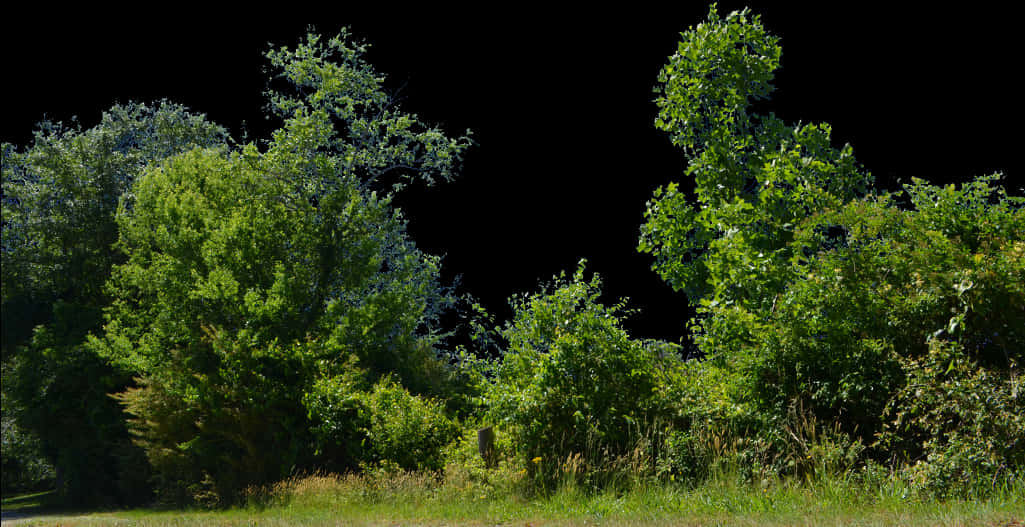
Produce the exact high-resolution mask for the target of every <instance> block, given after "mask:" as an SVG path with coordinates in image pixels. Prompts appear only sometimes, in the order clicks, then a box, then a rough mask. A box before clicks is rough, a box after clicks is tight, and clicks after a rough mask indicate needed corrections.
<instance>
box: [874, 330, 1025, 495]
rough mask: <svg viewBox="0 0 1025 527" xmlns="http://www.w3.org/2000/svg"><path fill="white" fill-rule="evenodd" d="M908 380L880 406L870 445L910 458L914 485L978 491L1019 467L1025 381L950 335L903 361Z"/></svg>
mask: <svg viewBox="0 0 1025 527" xmlns="http://www.w3.org/2000/svg"><path fill="white" fill-rule="evenodd" d="M905 368H906V369H907V371H908V382H907V384H906V385H905V386H904V388H903V389H901V391H900V392H899V393H898V394H897V395H896V397H894V398H893V400H892V401H891V402H890V404H889V405H888V406H887V413H886V415H887V416H888V417H889V418H890V419H889V420H888V421H887V422H886V423H885V425H884V429H883V431H882V433H881V434H880V435H879V442H878V445H877V446H878V447H879V448H882V449H883V450H884V451H886V452H891V453H892V454H893V455H894V456H896V457H897V458H898V459H901V460H902V461H904V462H907V463H909V464H910V466H909V467H908V468H907V469H906V470H905V471H904V474H905V475H906V476H907V477H908V478H909V479H910V481H911V484H912V486H913V487H914V488H917V489H919V490H922V491H925V492H927V493H929V494H931V495H933V496H936V497H940V498H945V497H949V496H970V497H978V498H984V497H986V496H987V495H988V494H990V493H992V492H994V491H997V490H1000V489H1001V488H1002V487H1003V486H1004V485H1008V484H1011V483H1012V482H1014V481H1016V480H1017V481H1019V482H1020V480H1021V478H1022V476H1023V475H1025V473H1023V471H1025V393H1023V390H1025V383H1023V382H1022V378H1021V376H1020V375H1018V374H1017V372H1016V369H1014V368H1012V369H1009V370H996V369H990V368H983V367H980V365H979V364H978V362H976V361H973V360H970V359H969V353H967V352H966V350H965V349H964V348H963V347H962V346H960V345H958V344H956V343H952V342H945V341H942V340H939V339H934V340H932V341H930V349H929V352H928V354H926V355H925V356H924V357H920V358H911V359H907V360H906V361H905Z"/></svg>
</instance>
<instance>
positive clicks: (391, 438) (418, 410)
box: [362, 377, 459, 471]
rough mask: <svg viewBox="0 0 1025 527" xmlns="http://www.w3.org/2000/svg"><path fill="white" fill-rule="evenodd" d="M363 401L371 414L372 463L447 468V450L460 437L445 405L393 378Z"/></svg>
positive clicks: (429, 468) (369, 455)
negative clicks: (411, 392)
mask: <svg viewBox="0 0 1025 527" xmlns="http://www.w3.org/2000/svg"><path fill="white" fill-rule="evenodd" d="M362 399H363V402H364V404H365V405H366V408H367V410H368V412H369V426H368V427H367V429H366V437H367V441H366V444H367V450H368V452H367V454H368V455H367V459H368V460H369V461H370V462H371V463H389V464H394V465H396V466H398V467H399V468H402V469H405V470H426V471H438V470H441V469H442V468H444V466H445V456H444V453H443V452H444V448H445V447H446V446H447V445H448V444H449V443H451V442H452V441H454V440H455V439H456V437H457V436H458V435H459V426H458V425H456V424H455V423H454V422H452V420H450V419H449V418H448V417H447V416H446V415H445V405H444V403H443V402H440V401H436V400H432V399H427V398H423V397H418V396H414V395H412V394H410V393H409V391H407V390H406V389H405V388H403V387H402V386H399V385H398V384H397V383H395V381H394V380H392V379H391V378H390V377H385V378H384V379H382V380H380V381H378V382H377V383H376V384H375V385H374V387H373V389H372V390H371V391H370V392H369V393H367V394H365V395H364V396H363V397H362Z"/></svg>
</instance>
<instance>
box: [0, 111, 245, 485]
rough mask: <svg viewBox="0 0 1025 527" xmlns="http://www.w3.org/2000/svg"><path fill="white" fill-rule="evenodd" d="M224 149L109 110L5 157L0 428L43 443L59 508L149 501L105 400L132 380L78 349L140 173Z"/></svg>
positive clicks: (91, 326) (156, 118)
mask: <svg viewBox="0 0 1025 527" xmlns="http://www.w3.org/2000/svg"><path fill="white" fill-rule="evenodd" d="M225 137H226V134H225V132H224V130H223V129H222V128H220V127H219V126H216V125H214V124H211V123H209V122H207V121H206V120H205V119H204V117H203V116H202V115H197V114H192V113H189V112H188V111H186V109H184V108H183V107H181V106H178V105H174V104H170V103H167V102H161V103H158V104H156V105H153V106H147V105H143V104H129V105H125V106H114V107H113V108H111V109H110V110H109V111H107V112H105V113H104V114H103V117H102V120H101V121H100V123H99V124H98V125H97V126H95V127H93V128H91V129H88V130H83V129H81V127H80V126H78V125H77V124H76V125H74V126H71V127H67V126H64V125H61V124H55V123H49V122H44V123H42V124H41V125H40V127H39V129H38V130H37V131H36V134H35V141H34V143H33V144H32V145H31V146H30V147H28V148H27V149H25V150H24V151H22V152H19V151H18V150H17V149H15V148H14V147H13V146H11V145H4V159H3V218H4V221H3V251H2V256H3V293H2V295H3V309H2V312H3V339H2V343H3V357H4V361H5V372H4V373H5V375H4V384H3V390H4V397H5V407H4V417H5V419H6V418H7V417H8V416H12V417H14V418H15V419H16V421H17V423H18V425H19V427H20V428H21V429H23V430H24V431H26V432H27V433H29V434H32V435H35V436H37V437H38V438H39V439H40V448H41V452H42V453H43V454H44V456H45V457H46V458H47V459H48V460H49V462H50V463H52V464H53V465H54V466H55V468H56V474H57V483H58V486H59V487H60V491H61V494H62V496H63V498H64V499H65V501H67V502H68V503H74V504H86V503H118V502H120V503H125V502H138V501H140V500H145V499H147V497H148V493H147V492H146V488H147V486H146V485H145V477H146V467H145V463H144V461H143V458H142V456H141V455H140V453H139V452H138V451H136V450H135V449H134V448H133V447H132V446H131V445H130V443H129V438H128V434H127V432H126V430H125V427H124V424H123V422H122V420H121V418H120V411H119V409H118V408H117V405H116V404H115V403H114V401H112V400H111V399H110V398H108V397H107V396H106V394H107V393H110V392H112V391H117V390H120V389H123V387H124V386H125V385H126V383H128V382H130V377H129V376H128V375H125V374H124V373H123V372H120V371H118V370H116V369H112V368H111V367H110V366H109V365H108V364H107V363H106V362H105V361H103V360H102V359H101V358H100V357H98V356H96V355H95V354H94V353H93V352H91V351H90V350H88V349H85V348H84V347H83V346H82V344H83V342H84V340H85V336H86V334H88V333H89V332H92V331H97V330H99V328H100V326H101V323H102V317H101V310H102V308H103V306H104V305H106V303H107V302H108V297H107V295H106V293H105V291H104V289H103V288H104V283H105V281H106V280H107V278H108V277H109V276H110V272H111V267H112V266H113V265H115V264H117V263H119V262H121V261H123V258H122V257H121V255H120V252H119V251H117V250H116V249H115V248H114V247H112V244H113V243H114V242H115V241H116V239H117V224H116V223H115V219H114V216H115V211H116V210H117V207H118V201H119V199H120V198H121V197H122V196H127V195H130V189H131V185H132V184H133V182H134V181H135V179H136V178H137V177H138V176H139V173H140V172H141V171H142V169H143V167H145V166H146V165H147V164H149V163H152V162H156V161H158V160H160V159H163V158H165V157H167V156H170V155H173V154H175V153H178V152H182V151H185V150H188V149H190V148H192V147H194V146H202V145H209V144H213V143H218V142H223V141H224V140H225Z"/></svg>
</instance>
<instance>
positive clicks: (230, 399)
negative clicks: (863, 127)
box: [2, 7, 1025, 525]
mask: <svg viewBox="0 0 1025 527" xmlns="http://www.w3.org/2000/svg"><path fill="white" fill-rule="evenodd" d="M364 52H365V46H364V45H361V44H358V43H353V42H352V41H351V39H350V37H349V36H348V34H347V33H346V32H344V31H343V32H342V33H341V34H339V35H338V36H337V37H335V38H332V39H330V40H327V41H324V40H323V39H321V37H319V36H317V35H309V36H308V38H307V40H306V41H304V42H302V43H300V45H299V46H298V47H297V48H295V49H294V50H291V49H288V48H281V49H278V50H271V51H270V52H268V54H267V57H268V58H269V60H270V62H271V65H272V66H273V68H274V69H275V71H276V72H277V74H278V80H279V81H281V82H282V83H283V84H284V85H286V86H287V87H286V88H284V89H281V90H279V91H271V92H270V93H269V94H268V95H269V97H270V101H271V105H270V107H271V108H272V111H273V113H274V114H275V115H276V116H277V117H279V118H280V119H281V127H280V128H279V129H278V130H277V131H276V132H275V133H274V134H273V135H272V137H271V138H270V140H268V141H267V142H265V143H262V144H260V145H256V144H241V145H240V144H237V143H235V142H234V141H233V140H231V139H230V138H229V137H228V136H227V133H226V132H225V131H224V130H223V129H222V128H220V127H218V126H216V125H214V124H210V123H208V122H207V121H206V120H205V119H204V118H203V117H202V116H197V115H194V114H191V113H189V112H188V111H187V110H186V109H184V108H181V107H179V106H175V105H172V104H170V103H160V104H158V105H156V106H152V107H150V106H145V105H136V104H133V105H128V106H116V107H114V108H113V109H112V110H111V111H110V112H108V113H107V114H105V116H104V118H103V120H102V121H101V123H100V124H99V125H98V126H96V127H95V128H92V129H89V130H84V131H83V130H82V129H81V128H64V127H62V126H59V125H52V124H44V125H43V126H42V127H41V128H40V130H39V132H38V133H37V135H36V140H35V143H34V144H33V145H31V146H30V147H28V148H27V149H25V150H24V151H19V150H18V149H17V148H15V147H13V146H11V145H4V147H3V153H4V158H3V185H4V187H3V188H4V194H3V196H4V198H3V199H4V201H3V215H4V223H3V251H2V255H3V284H4V287H3V313H4V321H3V322H4V323H3V328H4V329H3V332H4V333H3V339H2V341H3V368H4V372H3V373H4V379H5V382H4V384H3V411H4V456H5V457H4V485H5V492H9V489H8V481H11V482H12V484H13V486H12V487H11V490H16V489H23V490H28V489H30V488H31V487H32V485H40V484H43V485H45V484H47V483H49V482H50V481H51V480H50V479H49V478H52V481H53V483H54V484H55V486H56V488H57V494H56V495H57V498H58V499H59V502H60V503H62V504H63V505H66V506H84V505H93V506H95V505H102V506H108V507H109V506H127V505H132V504H140V503H142V504H149V503H160V504H163V505H167V506H176V507H181V506H186V507H191V508H192V509H190V510H196V511H200V510H201V509H210V508H220V509H222V510H220V511H216V512H211V511H207V512H193V513H188V515H187V517H186V518H185V519H184V520H179V517H180V516H181V514H182V513H181V512H180V511H176V512H174V513H173V514H174V517H175V521H177V522H179V523H177V524H181V523H186V524H187V523H190V522H192V523H195V524H204V523H209V522H218V523H226V524H234V523H244V522H247V521H249V519H252V518H260V519H261V520H260V521H261V523H264V522H265V523H269V524H274V523H275V522H283V523H282V524H286V523H289V522H292V523H297V522H302V523H306V524H320V523H326V522H333V521H336V519H337V517H338V516H342V517H356V516H357V514H358V515H359V518H361V519H362V518H367V516H366V515H369V517H370V518H372V519H371V520H367V521H370V522H373V521H374V520H373V518H376V519H377V520H379V521H391V520H395V519H402V520H407V521H421V520H422V521H425V522H427V523H431V522H438V521H446V522H449V521H460V522H462V521H468V522H470V523H475V522H478V523H479V522H496V521H508V520H534V519H544V520H551V521H556V522H566V523H579V522H583V521H608V522H612V523H639V524H647V523H652V524H654V523H667V522H672V523H684V524H685V523H688V522H691V523H706V522H718V521H723V518H726V517H729V518H730V521H731V522H734V523H745V522H746V523H757V524H765V523H770V524H771V523H773V522H777V523H780V524H793V523H809V522H813V523H815V524H823V523H826V524H828V523H830V522H833V523H845V522H848V521H850V520H851V519H852V518H858V519H862V518H865V517H868V519H869V520H868V521H869V522H875V524H892V523H898V522H899V523H915V522H920V523H923V524H934V523H937V522H939V523H944V522H949V523H960V522H969V523H997V522H1006V521H1009V520H1010V519H1012V518H1016V517H1021V515H1022V513H1023V511H1022V508H1023V506H1022V497H1023V496H1022V495H1023V491H1025V482H1023V481H1022V477H1023V476H1025V443H1023V442H1022V438H1023V437H1025V417H1023V416H1025V400H1023V396H1022V381H1021V378H1020V376H1019V375H1018V367H1019V364H1020V363H1021V361H1022V359H1023V353H1025V199H1023V198H1020V197H1014V196H1009V195H1008V194H1007V193H1006V192H1005V191H1004V190H1003V189H1002V188H1001V186H1000V178H999V176H997V175H993V176H986V177H978V178H976V179H975V180H973V181H970V182H966V183H964V184H962V185H960V186H954V185H951V186H947V187H937V186H933V185H930V184H929V183H928V182H925V181H921V180H915V181H914V182H913V183H912V184H910V185H907V186H906V187H905V188H904V190H903V192H900V193H887V192H882V191H880V190H877V189H874V188H872V178H871V176H870V175H869V174H868V173H867V172H866V171H865V170H864V169H863V168H862V167H861V166H860V165H858V164H857V162H856V161H855V159H854V156H853V151H852V149H851V147H850V146H849V145H845V146H843V147H842V148H836V147H834V146H833V145H832V143H831V138H830V127H829V126H828V125H826V124H798V125H788V124H786V123H784V122H782V121H781V120H780V119H778V118H777V117H776V116H774V115H773V114H768V115H761V114H758V113H756V112H755V111H754V110H753V108H752V104H753V103H754V102H755V101H757V100H760V99H766V98H768V97H769V95H770V93H771V91H772V86H771V80H772V78H773V72H774V71H775V69H776V68H777V67H778V66H779V61H780V57H781V50H780V48H779V46H778V40H777V39H776V38H775V37H773V36H772V35H770V34H769V33H768V32H767V31H766V30H765V29H764V27H763V26H762V25H761V22H760V20H759V18H758V17H757V16H753V15H752V14H750V13H749V12H747V11H746V10H745V11H742V12H735V13H731V14H729V15H727V16H725V17H721V16H720V15H719V14H718V13H717V12H716V10H715V8H714V7H713V8H712V10H711V12H710V14H709V20H708V21H707V22H705V23H703V24H700V25H698V26H696V27H694V28H692V29H690V30H689V31H687V32H685V33H684V34H683V35H682V41H681V43H680V45H679V49H678V52H677V53H676V54H674V55H673V56H672V57H670V58H669V62H668V64H667V65H666V66H665V68H664V69H663V71H662V73H661V75H660V76H659V82H660V88H659V89H660V95H659V97H658V99H657V101H656V102H657V104H658V107H659V110H660V113H659V117H658V119H657V120H656V126H657V127H658V128H659V129H661V130H663V131H666V132H667V133H668V134H669V135H670V137H671V138H672V140H673V142H674V144H676V145H678V146H679V147H680V148H682V149H683V151H684V153H685V154H686V155H687V159H688V163H689V165H688V169H687V176H688V177H690V178H693V180H694V187H693V188H694V195H693V196H689V195H688V194H687V192H685V191H684V190H683V189H684V188H685V187H686V186H685V185H680V184H677V183H671V184H668V185H666V186H665V187H664V188H661V189H659V190H657V191H656V192H655V195H654V197H653V199H652V200H651V201H650V202H649V203H648V209H647V213H646V223H645V224H644V225H643V226H642V228H641V239H640V244H639V250H640V251H642V252H647V253H651V254H652V255H653V256H654V265H653V269H654V270H655V271H656V272H657V273H659V275H660V276H661V277H662V278H663V279H665V280H666V282H667V283H668V284H669V286H671V287H673V288H674V289H676V290H678V291H681V292H683V293H684V294H686V295H687V297H688V299H689V300H690V301H691V302H692V303H693V305H695V306H696V307H697V316H696V317H695V318H694V319H693V320H691V321H690V322H689V327H690V329H691V338H692V339H693V344H694V345H695V346H696V348H697V349H698V350H699V351H700V352H701V353H700V354H701V355H702V358H700V359H692V360H685V359H684V358H683V357H681V349H680V346H677V345H675V344H671V343H666V342H657V341H645V340H638V339H634V338H632V337H631V336H630V335H629V333H628V332H627V331H626V330H625V329H624V325H623V317H624V316H626V315H628V314H629V312H628V311H627V310H626V309H625V305H624V303H622V302H620V303H616V304H612V305H607V304H603V303H602V297H601V295H602V291H601V279H600V277H598V276H590V277H588V276H587V273H586V271H585V266H584V263H583V262H582V263H581V264H580V267H579V268H578V269H576V270H575V272H574V273H573V274H572V276H571V277H570V278H567V277H566V276H565V274H563V275H560V276H559V277H557V278H556V279H555V280H554V281H553V282H552V283H551V284H550V285H548V286H547V287H544V288H542V290H541V291H538V292H536V293H533V294H530V293H521V294H518V295H514V296H513V297H512V300H511V304H512V307H513V311H514V313H513V317H512V319H511V320H510V321H508V322H505V323H504V324H501V325H499V324H495V323H494V322H492V320H491V318H490V317H489V316H488V315H487V313H483V312H481V313H479V315H480V316H479V317H477V318H476V319H474V321H473V322H472V323H470V324H469V327H468V328H448V327H442V324H441V321H442V315H443V314H445V313H446V312H448V311H449V310H452V309H454V308H455V306H456V305H457V304H458V302H459V299H458V297H457V295H456V292H454V291H453V290H452V289H451V288H450V287H449V286H447V285H446V284H443V283H442V282H441V279H440V270H439V265H440V263H439V262H440V260H439V259H438V258H436V257H433V256H430V255H427V254H424V253H423V252H421V251H420V250H419V249H417V247H416V245H415V244H414V242H413V241H412V240H411V239H410V238H409V236H408V235H407V233H406V230H405V221H404V219H403V217H402V213H401V211H400V210H398V209H397V208H396V207H395V205H394V197H395V195H396V194H397V193H398V192H401V190H402V188H403V186H404V185H405V184H407V183H410V182H424V183H426V184H433V183H434V182H436V181H438V180H449V179H451V178H452V177H454V174H455V172H456V170H457V168H458V164H459V161H460V158H461V156H462V154H463V153H464V151H465V150H466V149H467V148H468V147H469V146H470V143H471V142H470V140H469V139H468V137H461V138H451V137H448V136H446V135H445V134H444V133H443V132H442V131H440V130H439V129H437V128H431V127H429V126H428V125H426V124H424V123H422V122H421V121H420V120H419V119H418V118H417V116H415V115H412V114H408V113H405V112H403V111H402V110H401V109H400V108H398V106H397V105H396V104H395V101H393V100H392V99H391V98H390V97H389V96H388V95H387V94H386V93H385V92H384V90H383V88H382V78H381V77H380V76H379V75H378V74H377V73H376V72H375V71H374V70H373V68H372V67H371V66H370V65H369V64H367V63H366V62H365V61H364V60H363V54H364ZM474 307H476V306H474ZM456 329H459V330H468V331H469V333H471V334H472V335H473V337H474V342H475V344H474V345H473V346H471V348H470V349H466V348H463V347H459V348H456V349H450V348H449V347H447V345H446V344H445V340H444V338H442V336H443V335H444V334H446V332H449V331H453V330H456ZM496 350H497V353H495V354H494V355H492V352H494V351H496ZM8 380H10V381H8ZM485 426H493V427H494V428H495V429H496V430H497V442H496V443H495V445H494V450H493V451H494V454H495V458H496V459H497V460H498V463H497V466H487V465H486V464H485V461H484V460H483V459H482V458H481V456H480V453H479V450H478V444H477V436H476V431H477V430H478V429H479V428H482V427H485ZM9 443H10V445H12V446H11V448H10V449H9V447H8V444H9ZM8 457H14V459H12V460H10V461H9V460H8ZM49 467H52V471H50V470H49ZM9 471H10V476H9V474H8V473H9ZM296 474H317V475H315V476H309V477H297V476H295V475H296ZM327 474H332V475H327ZM333 474H338V475H333ZM6 507H7V502H6V501H5V508H6ZM908 511H910V514H911V516H910V518H909V517H908V516H905V515H906V514H909V513H908ZM169 514H170V513H169ZM809 515H810V516H809ZM170 517H171V516H170V515H168V516H167V517H162V516H161V513H151V512H146V513H138V512H130V511H129V512H124V513H110V514H109V515H99V516H92V517H90V516H85V517H81V518H73V519H68V518H64V519H60V520H55V521H59V522H61V523H72V524H75V523H80V524H83V525H88V524H94V523H100V524H102V523H104V522H110V521H113V520H114V519H115V518H118V519H125V520H127V521H128V522H129V524H133V523H134V524H138V525H160V524H164V523H166V522H168V521H170ZM282 517H283V518H284V519H281V518H282ZM40 521H42V522H45V521H49V520H40Z"/></svg>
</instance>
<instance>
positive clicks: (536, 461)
mask: <svg viewBox="0 0 1025 527" xmlns="http://www.w3.org/2000/svg"><path fill="white" fill-rule="evenodd" d="M530 461H531V462H532V463H534V464H535V465H536V464H538V463H540V462H541V456H538V457H536V458H534V459H531V460H530Z"/></svg>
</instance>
